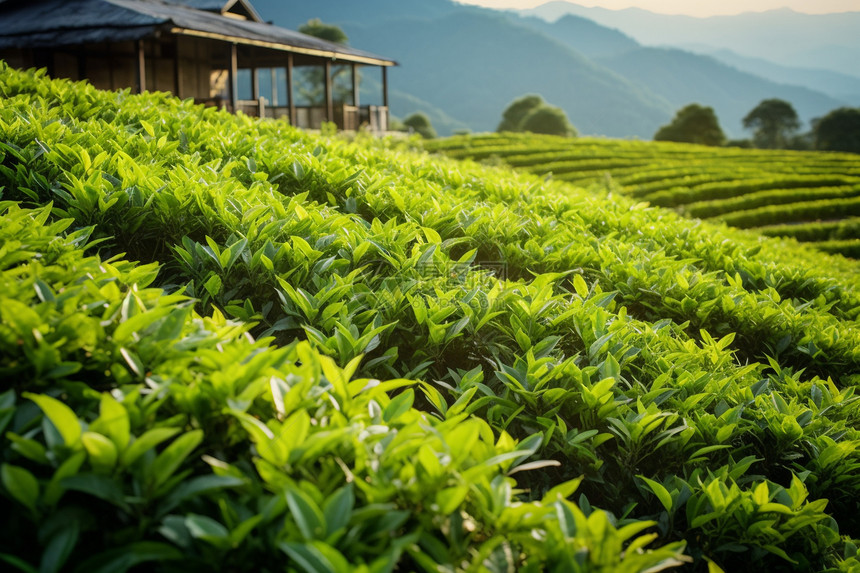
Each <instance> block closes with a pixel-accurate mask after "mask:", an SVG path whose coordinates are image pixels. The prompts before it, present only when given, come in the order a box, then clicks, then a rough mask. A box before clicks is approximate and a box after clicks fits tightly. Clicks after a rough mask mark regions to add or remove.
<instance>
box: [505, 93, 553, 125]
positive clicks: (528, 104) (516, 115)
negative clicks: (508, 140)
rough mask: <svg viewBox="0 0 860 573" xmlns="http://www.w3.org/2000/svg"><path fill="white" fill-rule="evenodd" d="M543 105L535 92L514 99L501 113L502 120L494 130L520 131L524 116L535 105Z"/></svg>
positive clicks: (541, 99)
mask: <svg viewBox="0 0 860 573" xmlns="http://www.w3.org/2000/svg"><path fill="white" fill-rule="evenodd" d="M541 105H544V101H543V98H542V97H541V96H539V95H537V94H528V95H524V96H523V97H521V98H518V99H515V100H514V101H513V102H511V104H510V105H509V106H508V107H507V109H505V111H504V113H502V122H501V123H500V124H499V127H497V128H496V131H498V132H499V133H501V132H503V131H522V123H523V120H524V119H525V117H526V116H527V115H528V114H529V113H530V112H531V111H533V110H534V109H535V108H536V107H539V106H541Z"/></svg>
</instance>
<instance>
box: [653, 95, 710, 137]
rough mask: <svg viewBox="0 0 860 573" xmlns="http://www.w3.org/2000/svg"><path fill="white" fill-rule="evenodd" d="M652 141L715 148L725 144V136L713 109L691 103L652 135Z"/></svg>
mask: <svg viewBox="0 0 860 573" xmlns="http://www.w3.org/2000/svg"><path fill="white" fill-rule="evenodd" d="M654 139H655V141H679V142H683V143H698V144H701V145H714V146H716V145H723V144H725V142H726V134H725V133H723V129H722V128H721V127H720V122H719V120H718V119H717V114H716V113H714V109H713V108H711V107H706V106H702V105H699V104H697V103H691V104H690V105H688V106H685V107H683V108H681V109H680V110H678V112H677V113H676V114H675V117H674V118H673V119H672V121H671V122H670V123H669V124H667V125H664V126H663V127H661V128H660V129H659V130H658V131H657V133H656V134H654Z"/></svg>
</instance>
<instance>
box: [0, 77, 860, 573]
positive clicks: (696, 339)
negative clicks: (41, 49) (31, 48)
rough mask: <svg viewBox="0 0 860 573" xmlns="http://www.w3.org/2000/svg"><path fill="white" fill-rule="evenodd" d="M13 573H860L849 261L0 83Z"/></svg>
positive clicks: (87, 95)
mask: <svg viewBox="0 0 860 573" xmlns="http://www.w3.org/2000/svg"><path fill="white" fill-rule="evenodd" d="M0 96H2V98H0V187H2V188H3V191H2V193H3V195H2V199H3V201H2V202H0V319H2V320H0V383H2V387H0V498H2V500H3V504H4V505H3V508H4V511H3V512H2V513H0V562H2V563H3V566H4V567H7V568H13V569H17V570H21V571H34V570H41V571H59V570H61V569H64V570H71V571H80V572H84V571H86V572H88V573H89V572H111V573H113V572H122V571H126V570H130V569H132V568H135V567H137V569H138V570H140V569H146V570H157V571H168V572H174V571H183V572H190V571H213V570H224V571H234V570H236V571H245V570H254V571H261V572H268V571H290V572H292V571H305V572H312V573H318V572H337V573H340V572H343V573H348V572H364V573H371V572H372V573H376V572H380V573H382V572H390V571H395V570H398V571H400V570H402V571H428V572H430V571H433V572H438V571H457V572H459V571H470V572H471V571H475V572H477V571H490V572H508V571H511V570H518V571H559V572H562V571H563V572H568V571H572V572H602V573H608V572H622V573H626V572H631V573H632V572H645V571H660V570H665V569H669V568H674V567H682V566H684V565H687V568H688V569H689V570H693V571H709V572H719V571H721V570H725V571H741V572H744V571H759V570H761V569H765V570H774V571H777V570H795V571H830V570H841V571H854V570H856V569H857V568H858V567H860V559H858V552H857V542H856V541H854V540H855V539H858V538H860V517H858V516H860V495H858V494H860V471H858V470H860V448H858V445H860V428H858V424H860V400H858V396H856V395H855V388H856V385H857V383H858V381H860V331H858V322H857V321H858V316H860V288H858V287H860V284H858V276H860V274H858V269H860V266H858V264H857V263H856V262H854V261H848V260H846V259H843V258H837V257H829V256H828V255H823V254H821V253H818V252H816V251H814V250H811V249H806V248H803V247H799V246H797V245H796V244H792V243H786V242H779V241H775V240H769V239H761V240H759V239H758V238H752V237H750V236H749V234H747V233H740V232H737V231H734V230H731V229H727V228H724V227H723V228H718V227H714V226H711V225H708V224H705V223H701V222H694V221H690V220H688V219H684V218H682V217H680V216H678V215H676V214H675V213H672V212H670V211H666V210H663V209H655V208H647V207H645V206H643V205H642V204H636V203H635V202H634V201H630V200H629V199H627V198H624V197H620V198H614V199H613V200H607V198H606V196H605V194H599V193H598V194H595V193H592V192H589V191H586V190H583V189H579V188H571V187H570V186H568V185H564V184H560V183H556V182H552V181H543V180H542V179H541V178H538V177H535V176H533V175H530V174H519V173H512V172H511V171H510V170H508V169H504V170H500V169H494V168H489V167H485V166H479V165H466V164H462V163H460V162H457V161H453V160H450V159H446V158H440V157H431V156H428V155H426V154H420V153H415V152H412V151H409V150H406V149H403V148H401V147H400V146H401V145H402V144H400V143H397V142H393V141H376V140H372V139H364V138H361V137H359V138H358V139H355V140H352V141H350V140H346V139H339V138H324V137H319V136H313V135H309V134H306V133H303V132H301V131H298V130H294V129H292V128H290V127H289V126H287V125H285V124H284V123H281V122H274V121H263V122H259V121H252V120H250V119H248V118H245V117H241V116H240V117H234V116H231V115H228V114H225V113H221V112H217V111H215V110H212V109H204V108H202V107H195V106H193V105H191V104H190V103H189V102H179V101H177V100H175V99H172V98H169V97H166V96H164V95H161V94H148V95H144V96H131V95H128V94H126V93H121V94H114V93H102V92H98V91H96V90H93V89H92V88H91V87H89V86H86V85H81V84H71V83H69V82H64V81H48V80H46V79H44V78H43V77H40V76H39V75H38V74H35V73H19V72H15V71H13V70H9V69H7V68H5V67H4V66H3V65H2V64H0Z"/></svg>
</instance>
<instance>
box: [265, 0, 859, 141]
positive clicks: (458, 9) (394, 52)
mask: <svg viewBox="0 0 860 573" xmlns="http://www.w3.org/2000/svg"><path fill="white" fill-rule="evenodd" d="M254 5H255V7H256V8H257V10H258V11H259V12H260V14H261V15H262V16H263V17H264V18H265V19H268V20H273V21H274V22H275V23H276V24H278V25H282V26H286V27H291V28H296V27H298V26H300V25H301V24H303V23H304V22H306V21H308V20H310V19H312V18H320V19H321V20H323V21H324V22H329V23H334V24H338V25H340V26H342V27H343V28H344V31H345V32H346V33H347V35H348V36H349V38H350V44H351V45H352V46H355V47H357V48H360V49H364V50H368V51H371V52H376V53H379V54H382V55H385V56H387V57H391V58H393V59H396V60H397V61H398V62H399V63H400V64H401V65H400V66H399V67H397V68H395V69H393V70H392V71H391V73H390V85H391V90H392V98H391V107H392V112H393V113H394V114H395V115H397V116H399V117H401V118H402V117H405V116H406V115H409V114H410V113H413V112H415V111H424V112H425V113H427V114H428V115H430V117H431V120H434V125H436V124H438V125H436V127H437V130H438V131H439V133H440V134H442V135H445V134H449V133H451V132H452V131H455V130H458V129H461V128H462V127H463V126H468V128H470V129H472V130H474V131H490V130H494V129H495V128H496V126H497V125H498V122H499V120H500V119H501V115H502V111H503V110H504V109H505V107H506V106H507V105H508V104H509V103H510V102H511V101H512V100H513V99H515V98H517V97H519V96H521V95H524V94H527V93H538V94H541V95H542V96H543V97H544V98H545V99H546V100H547V101H549V102H550V103H552V104H554V105H557V106H560V107H561V108H563V109H564V110H565V111H566V112H567V114H568V117H569V118H570V120H571V122H572V123H573V124H574V125H575V126H576V127H577V129H578V130H579V131H580V132H581V133H584V134H594V135H606V136H610V137H639V138H646V139H650V138H651V137H653V135H654V133H655V132H656V130H657V129H658V128H659V127H660V126H661V125H663V124H665V123H667V122H668V121H669V119H671V117H672V115H673V114H674V113H675V111H677V110H678V109H679V108H680V107H682V106H684V105H687V104H689V103H700V104H703V105H708V106H711V107H713V108H714V109H715V111H716V112H717V116H718V117H719V118H720V120H721V123H722V125H723V127H724V129H725V130H726V131H727V132H728V133H729V134H730V135H731V136H733V137H738V136H740V135H742V129H741V126H740V118H742V117H743V116H744V115H746V113H747V112H749V111H750V110H751V109H752V108H753V107H755V106H756V105H757V104H758V102H759V101H761V100H762V99H766V98H773V97H779V98H782V99H786V100H788V101H790V102H792V104H794V105H795V107H796V108H797V111H798V113H799V114H800V115H801V117H802V118H803V119H804V120H807V121H808V120H809V119H811V118H813V117H818V116H821V115H824V114H825V113H827V112H828V111H830V110H831V109H833V108H835V107H841V106H843V105H846V102H845V101H843V100H841V99H839V98H834V97H831V96H828V95H825V94H822V93H818V92H816V91H814V90H811V89H808V88H803V87H793V86H789V85H783V84H784V83H786V82H779V81H772V80H770V79H765V78H762V77H759V76H757V75H755V74H752V73H749V72H747V71H741V70H739V69H737V67H738V66H735V67H732V66H729V65H726V64H724V63H721V62H719V61H717V60H716V59H715V58H713V57H710V56H706V55H701V54H694V53H690V52H685V51H681V50H677V49H655V48H648V47H643V45H642V44H641V43H640V41H637V39H634V37H635V35H634V34H631V33H629V32H628V31H626V30H625V28H624V26H623V25H621V24H625V22H626V20H624V18H626V17H630V16H631V15H632V14H635V15H639V16H642V15H645V17H646V19H650V20H649V21H654V22H657V24H655V25H659V26H664V25H665V24H664V23H661V22H663V20H661V19H660V17H658V15H654V14H650V13H647V12H644V11H641V10H640V11H634V12H631V11H621V12H620V13H623V14H622V15H621V16H618V14H619V13H614V14H616V16H618V18H620V19H619V22H620V24H619V25H618V26H615V27H610V26H607V25H604V24H599V23H597V22H595V21H593V20H592V19H589V18H586V17H583V16H577V15H576V14H571V13H570V12H571V11H573V12H577V11H578V12H582V13H588V14H592V15H593V14H598V15H601V16H605V14H604V13H608V12H611V11H607V10H603V11H601V10H600V9H585V8H581V7H576V6H575V5H573V4H569V3H567V2H555V3H551V4H549V5H546V6H544V7H542V8H541V9H538V10H535V11H531V12H530V13H531V14H536V15H539V16H542V18H537V17H533V16H532V17H523V16H520V15H518V14H516V13H512V12H500V11H494V10H488V9H483V8H477V7H474V6H466V5H461V4H456V3H454V2H452V1H450V0H362V1H361V2H356V1H355V0H314V1H313V2H307V1H305V0H255V1H254ZM551 10H556V12H557V14H556V15H557V19H556V20H555V21H553V22H550V21H547V19H546V18H547V14H548V13H549V12H550V11H551ZM622 16H623V17H622ZM652 17H654V18H656V19H654V18H652ZM694 20H695V19H694ZM671 22H675V23H676V24H677V22H678V21H677V20H671ZM685 22H686V21H685ZM395 94H396V95H395Z"/></svg>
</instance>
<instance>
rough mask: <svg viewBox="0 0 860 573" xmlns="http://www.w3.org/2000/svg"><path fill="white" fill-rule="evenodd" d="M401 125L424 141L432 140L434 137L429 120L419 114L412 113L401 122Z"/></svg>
mask: <svg viewBox="0 0 860 573" xmlns="http://www.w3.org/2000/svg"><path fill="white" fill-rule="evenodd" d="M403 125H404V126H406V127H407V128H408V129H411V130H412V131H414V132H415V133H417V134H419V135H420V136H421V137H423V138H424V139H433V138H434V137H436V130H435V129H433V125H432V124H431V123H430V118H429V117H427V116H426V115H424V114H423V113H421V112H420V111H419V112H417V113H413V114H412V115H410V116H409V117H407V118H406V119H404V120H403Z"/></svg>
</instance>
